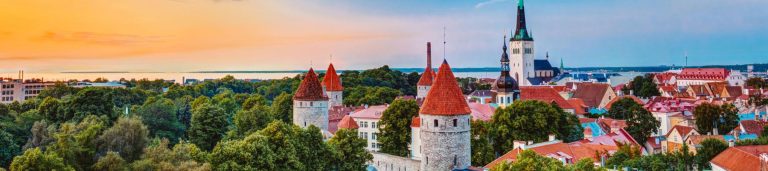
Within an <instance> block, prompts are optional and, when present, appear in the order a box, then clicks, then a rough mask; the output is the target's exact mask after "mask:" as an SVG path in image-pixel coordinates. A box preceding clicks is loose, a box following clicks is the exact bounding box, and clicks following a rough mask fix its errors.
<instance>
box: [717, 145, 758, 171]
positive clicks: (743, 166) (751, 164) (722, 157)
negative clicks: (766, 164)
mask: <svg viewBox="0 0 768 171" xmlns="http://www.w3.org/2000/svg"><path fill="white" fill-rule="evenodd" d="M762 153H768V145H753V146H736V147H730V148H728V149H726V150H725V151H723V152H721V153H720V154H718V155H717V156H715V158H713V159H712V160H711V161H710V162H712V164H715V165H717V166H719V167H721V168H723V169H725V170H760V168H761V166H762V165H761V162H760V154H762Z"/></svg>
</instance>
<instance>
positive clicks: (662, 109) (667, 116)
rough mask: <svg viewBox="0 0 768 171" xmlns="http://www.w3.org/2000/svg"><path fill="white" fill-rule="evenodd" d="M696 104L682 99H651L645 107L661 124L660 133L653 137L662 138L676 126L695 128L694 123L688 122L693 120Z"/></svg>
mask: <svg viewBox="0 0 768 171" xmlns="http://www.w3.org/2000/svg"><path fill="white" fill-rule="evenodd" d="M694 102H695V101H694V100H688V99H681V98H667V97H654V98H651V99H650V100H649V101H648V102H647V103H646V104H645V105H644V106H643V107H645V109H646V110H648V111H649V112H651V114H653V117H655V118H656V120H658V121H659V122H660V125H659V128H658V130H657V131H658V132H657V133H654V134H653V136H662V135H664V134H665V133H667V132H669V129H671V128H672V126H675V125H683V126H693V124H692V123H693V122H690V123H691V124H688V122H687V121H688V120H693V109H694V108H695V107H696V106H695V105H694Z"/></svg>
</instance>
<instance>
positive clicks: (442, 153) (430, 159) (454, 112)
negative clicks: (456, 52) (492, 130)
mask: <svg viewBox="0 0 768 171" xmlns="http://www.w3.org/2000/svg"><path fill="white" fill-rule="evenodd" d="M422 78H423V77H422ZM470 112H471V111H470V109H469V106H468V105H467V102H466V101H465V100H464V95H463V94H462V93H461V89H460V88H459V85H458V83H457V82H456V77H454V76H453V72H451V67H450V66H449V65H448V62H446V61H445V60H444V61H443V64H441V65H440V68H439V69H438V71H437V76H436V77H435V80H434V84H433V85H432V87H431V88H430V90H429V92H428V93H427V96H426V97H425V99H424V104H423V105H422V106H421V110H420V111H419V119H420V120H421V124H420V132H419V134H420V135H419V136H420V138H421V155H422V158H421V163H420V168H421V169H420V170H455V169H459V170H461V169H467V168H468V167H469V166H470V165H471V161H472V154H471V147H470V138H471V135H470Z"/></svg>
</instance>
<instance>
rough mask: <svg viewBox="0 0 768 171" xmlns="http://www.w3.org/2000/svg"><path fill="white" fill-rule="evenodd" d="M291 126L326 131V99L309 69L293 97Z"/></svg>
mask: <svg viewBox="0 0 768 171" xmlns="http://www.w3.org/2000/svg"><path fill="white" fill-rule="evenodd" d="M293 124H295V125H298V126H300V127H302V128H306V127H308V126H309V125H315V126H316V127H318V128H320V130H323V131H327V130H328V97H326V96H325V95H324V93H323V88H322V86H321V85H320V81H319V80H318V79H317V75H316V74H315V71H314V70H313V69H311V68H310V69H309V72H307V75H306V76H304V80H302V81H301V84H300V85H299V88H298V90H296V94H295V95H294V96H293Z"/></svg>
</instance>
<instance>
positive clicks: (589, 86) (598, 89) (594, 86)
mask: <svg viewBox="0 0 768 171" xmlns="http://www.w3.org/2000/svg"><path fill="white" fill-rule="evenodd" d="M609 89H611V85H609V84H600V83H577V84H576V89H575V90H574V92H573V97H574V98H580V99H582V100H584V104H586V105H587V106H589V107H600V102H601V101H602V100H603V97H605V94H606V93H609V91H608V90H609Z"/></svg>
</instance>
